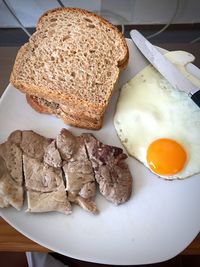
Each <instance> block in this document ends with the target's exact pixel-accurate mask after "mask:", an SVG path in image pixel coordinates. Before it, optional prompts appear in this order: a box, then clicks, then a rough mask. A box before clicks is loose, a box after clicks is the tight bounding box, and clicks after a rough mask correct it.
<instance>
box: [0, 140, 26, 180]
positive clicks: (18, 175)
mask: <svg viewBox="0 0 200 267" xmlns="http://www.w3.org/2000/svg"><path fill="white" fill-rule="evenodd" d="M0 156H1V157H2V159H3V160H4V162H5V164H6V167H7V169H8V172H9V173H10V175H11V177H12V179H13V180H14V181H15V182H16V183H17V184H19V185H22V183H23V170H22V151H21V149H20V148H19V147H18V146H17V145H16V144H14V143H12V142H11V141H9V140H8V141H6V142H5V143H3V144H1V145H0Z"/></svg>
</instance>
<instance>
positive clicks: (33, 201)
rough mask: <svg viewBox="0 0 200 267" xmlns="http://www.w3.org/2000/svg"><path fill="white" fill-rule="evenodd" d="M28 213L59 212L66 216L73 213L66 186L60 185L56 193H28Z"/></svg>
mask: <svg viewBox="0 0 200 267" xmlns="http://www.w3.org/2000/svg"><path fill="white" fill-rule="evenodd" d="M27 198H28V209H27V211H28V212H49V211H59V212H62V213H65V214H70V213H71V212H72V208H71V204H70V202H69V201H68V199H67V195H66V192H65V188H64V185H62V184H61V185H60V186H59V187H58V188H57V190H56V191H53V192H48V193H42V192H35V191H29V190H28V191H27Z"/></svg>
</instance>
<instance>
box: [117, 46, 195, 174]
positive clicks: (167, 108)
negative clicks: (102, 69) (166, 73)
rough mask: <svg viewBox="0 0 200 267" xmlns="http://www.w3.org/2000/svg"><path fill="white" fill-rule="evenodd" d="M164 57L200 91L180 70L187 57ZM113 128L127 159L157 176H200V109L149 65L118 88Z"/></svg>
mask: <svg viewBox="0 0 200 267" xmlns="http://www.w3.org/2000/svg"><path fill="white" fill-rule="evenodd" d="M165 56H166V57H167V58H168V59H169V60H170V61H172V62H173V63H174V64H176V66H177V67H178V68H179V69H180V70H181V72H183V74H184V75H186V76H187V78H188V79H190V80H191V82H192V83H193V84H195V85H196V86H197V87H199V88H200V80H198V79H197V78H196V77H194V76H192V75H191V74H189V73H188V72H187V70H186V68H185V64H186V63H188V62H191V61H192V59H193V56H192V55H191V54H189V53H186V52H183V51H177V52H169V53H167V54H166V55H165ZM114 126H115V129H116V131H117V134H118V136H119V138H120V140H121V142H122V144H123V145H124V147H125V148H126V150H127V152H128V153H129V155H131V156H133V157H135V158H136V159H138V160H139V161H140V162H142V163H143V164H144V165H145V166H146V167H147V168H149V169H150V170H151V171H152V172H153V173H155V174H157V175H158V176H160V177H164V178H166V179H177V178H179V179H184V178H186V177H189V176H191V175H194V174H196V173H199V172H200V108H199V107H198V106H197V105H196V104H195V103H194V102H193V101H192V100H191V99H190V97H189V96H188V95H187V94H186V93H185V92H183V91H179V90H177V89H175V88H174V87H172V85H171V84H170V83H169V82H168V81H167V80H166V79H165V78H164V77H163V76H162V75H161V74H160V73H159V72H158V71H157V70H156V69H155V68H154V67H153V66H152V65H148V66H147V67H146V68H144V69H143V70H142V71H141V72H139V73H138V74H137V75H136V76H135V77H134V78H133V79H131V80H130V81H129V82H128V83H126V84H125V85H124V86H123V87H122V89H121V92H120V96H119V99H118V102H117V107H116V112H115V116H114Z"/></svg>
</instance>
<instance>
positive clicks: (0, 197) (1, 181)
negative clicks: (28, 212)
mask: <svg viewBox="0 0 200 267" xmlns="http://www.w3.org/2000/svg"><path fill="white" fill-rule="evenodd" d="M8 206H12V207H14V208H16V209H17V210H20V209H21V208H22V206H23V187H22V185H21V184H19V183H17V182H16V181H15V180H14V179H13V178H12V176H11V174H10V172H9V170H8V168H7V166H6V163H5V161H4V159H3V158H2V157H0V207H2V208H4V207H8Z"/></svg>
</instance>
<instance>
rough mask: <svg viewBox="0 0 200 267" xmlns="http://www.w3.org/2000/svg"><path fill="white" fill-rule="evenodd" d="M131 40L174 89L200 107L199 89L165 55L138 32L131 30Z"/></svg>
mask: <svg viewBox="0 0 200 267" xmlns="http://www.w3.org/2000/svg"><path fill="white" fill-rule="evenodd" d="M130 35H131V38H132V40H133V42H134V43H135V44H136V46H137V47H138V49H139V50H140V51H141V52H142V54H143V55H144V56H145V57H146V58H147V59H148V61H149V62H150V63H151V64H152V65H153V66H154V67H155V68H156V69H157V70H158V71H159V72H160V74H162V76H164V77H165V78H166V79H167V80H168V82H170V83H171V85H172V86H174V87H175V88H176V89H178V90H180V91H184V92H186V93H187V94H188V96H189V97H191V99H192V100H193V101H194V102H195V103H196V104H197V105H198V106H199V107H200V90H199V88H197V87H196V86H195V85H194V84H193V83H192V82H190V80H188V79H187V78H186V77H185V76H184V75H183V74H182V73H181V72H180V71H179V69H177V68H176V67H175V66H174V65H173V64H172V63H171V62H170V61H169V60H168V59H166V57H165V56H163V55H162V54H161V53H160V52H159V51H158V50H157V49H156V48H155V47H154V46H153V45H152V44H151V43H150V42H149V41H148V40H147V39H146V38H145V37H144V36H143V35H142V34H141V33H140V32H138V31H137V30H131V32H130Z"/></svg>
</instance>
